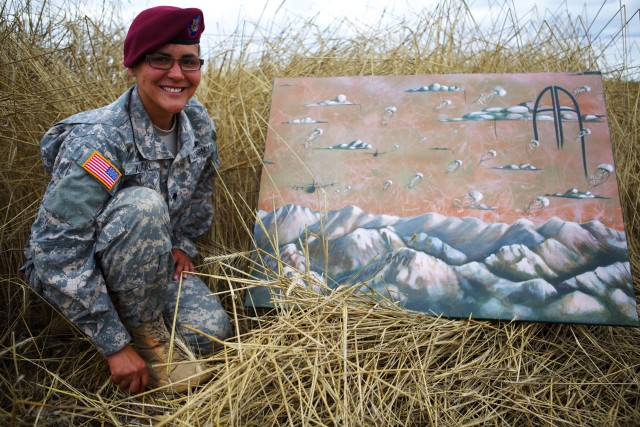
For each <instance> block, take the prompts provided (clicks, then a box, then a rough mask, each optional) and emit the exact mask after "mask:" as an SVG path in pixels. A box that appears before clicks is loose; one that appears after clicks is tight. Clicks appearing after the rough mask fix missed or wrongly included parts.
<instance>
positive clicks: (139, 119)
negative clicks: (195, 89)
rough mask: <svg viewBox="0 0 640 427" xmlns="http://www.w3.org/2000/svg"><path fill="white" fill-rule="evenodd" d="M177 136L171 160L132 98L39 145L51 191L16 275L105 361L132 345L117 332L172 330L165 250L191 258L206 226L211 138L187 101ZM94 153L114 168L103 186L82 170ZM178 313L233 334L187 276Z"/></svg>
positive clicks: (196, 106) (62, 128)
mask: <svg viewBox="0 0 640 427" xmlns="http://www.w3.org/2000/svg"><path fill="white" fill-rule="evenodd" d="M178 125H179V134H178V146H179V147H180V150H179V152H178V154H177V155H176V156H175V158H174V156H173V155H172V154H171V153H170V152H169V150H168V149H167V148H166V146H165V145H164V144H163V143H162V142H161V140H160V138H159V137H158V136H157V135H156V134H155V132H154V131H153V127H152V124H151V121H150V119H149V116H148V114H147V112H146V110H145V108H144V106H143V104H142V102H141V100H140V97H139V95H138V92H137V89H136V86H134V87H132V88H131V89H130V90H128V91H127V92H125V93H124V94H123V95H122V96H121V97H120V98H119V99H118V100H116V101H115V102H114V103H112V104H110V105H108V106H106V107H103V108H100V109H97V110H92V111H87V112H83V113H80V114H77V115H75V116H72V117H70V118H68V119H66V120H64V121H62V122H60V123H58V124H56V125H55V126H54V127H52V128H51V129H50V130H49V131H48V132H47V134H46V135H45V136H44V138H43V139H42V142H41V155H42V162H43V165H44V168H45V171H46V172H47V173H48V174H50V175H51V181H50V183H49V185H48V187H47V190H46V192H45V195H44V198H43V200H42V204H41V206H40V209H39V211H38V215H37V217H36V220H35V222H34V224H33V226H32V229H31V235H30V238H29V241H28V242H27V245H26V248H25V256H26V259H27V263H26V264H25V266H24V268H23V269H24V271H25V273H26V277H27V279H28V280H29V283H30V284H31V286H33V287H34V289H35V290H36V291H38V292H41V293H42V294H43V295H44V296H45V297H46V298H47V299H48V300H49V301H50V302H52V303H53V304H54V305H55V306H57V307H58V308H59V309H60V310H61V311H62V313H63V314H64V315H65V316H66V317H67V318H68V319H69V320H70V321H72V322H73V323H74V324H75V325H76V326H77V327H78V328H79V329H80V330H81V331H82V332H83V333H85V334H86V335H87V337H88V338H89V339H90V340H91V341H92V342H93V343H94V344H95V345H96V346H97V347H98V349H99V350H100V351H101V352H102V353H103V354H105V355H109V354H112V353H114V352H116V351H118V350H120V349H121V348H122V347H123V346H124V345H126V344H127V343H128V342H129V341H130V339H131V337H130V335H129V333H128V332H127V329H126V326H125V325H127V326H132V327H133V326H137V325H138V324H140V323H142V322H146V321H148V320H150V319H152V318H154V316H158V315H159V313H161V312H163V313H164V314H165V315H166V316H165V321H168V322H171V321H172V320H173V312H174V310H173V309H174V308H175V297H176V296H177V287H178V284H177V283H176V282H174V281H173V280H171V277H170V276H171V274H172V270H173V265H172V264H173V262H172V256H171V253H170V250H171V248H172V247H175V248H179V249H182V250H184V251H185V252H186V253H188V254H189V255H190V256H191V257H192V258H193V257H195V256H196V255H197V251H196V245H195V243H194V240H195V239H196V238H197V237H199V236H201V235H202V234H203V233H205V232H206V231H207V230H208V228H209V226H210V224H211V221H212V218H213V206H212V203H211V195H212V193H213V180H214V177H215V173H216V169H217V167H218V156H217V148H216V141H215V127H214V125H213V122H212V121H211V119H210V118H209V116H208V114H207V112H206V110H205V108H204V107H203V106H202V104H200V103H199V102H197V101H196V100H194V99H191V100H190V101H189V102H188V103H187V105H186V106H185V108H184V109H183V111H182V112H181V113H180V114H179V115H178ZM96 153H97V155H99V156H101V158H102V159H104V162H102V164H105V165H107V166H111V169H112V170H111V171H110V172H109V177H107V178H106V179H98V178H97V175H96V174H95V170H94V169H92V170H90V169H89V168H88V167H87V166H86V164H88V163H90V162H91V160H92V159H94V158H95V157H96ZM109 179H111V181H109ZM178 313H179V314H178V319H177V323H178V325H180V324H189V325H190V326H192V327H194V328H196V329H200V330H202V331H203V332H205V333H207V334H210V335H214V336H217V337H218V338H220V339H224V338H227V337H228V336H229V335H230V333H231V326H230V324H229V319H228V317H227V315H226V313H225V312H224V310H223V309H222V307H221V305H220V303H219V301H218V300H217V299H216V298H215V296H211V295H210V291H209V290H208V288H207V287H206V285H205V284H204V283H203V282H202V281H201V280H199V279H197V278H196V277H195V276H193V275H192V276H189V278H188V279H183V283H182V288H181V292H180V301H179V310H178ZM168 316H170V317H168ZM179 329H180V328H179ZM183 330H184V329H183ZM184 331H186V330H184ZM185 338H186V339H187V341H188V342H190V343H191V344H192V345H194V346H196V347H198V348H200V349H202V350H204V351H207V349H208V348H210V347H211V343H210V342H208V340H206V339H203V338H202V337H201V336H194V335H193V333H191V332H188V331H186V332H185Z"/></svg>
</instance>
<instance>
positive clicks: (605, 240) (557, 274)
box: [248, 204, 638, 326]
mask: <svg viewBox="0 0 640 427" xmlns="http://www.w3.org/2000/svg"><path fill="white" fill-rule="evenodd" d="M274 236H277V239H278V240H277V243H275V242H274V239H275V237H274ZM254 237H255V241H256V245H257V247H258V248H260V249H262V251H264V253H266V254H275V253H277V254H278V255H277V256H273V257H272V256H269V255H267V256H263V257H262V261H261V262H262V264H263V265H264V267H266V270H265V271H269V270H271V271H278V267H277V261H276V259H279V260H280V261H282V263H283V265H284V266H285V268H284V273H285V274H287V275H288V276H289V277H295V276H301V273H306V274H304V277H305V278H306V279H305V282H306V285H309V286H313V283H309V282H313V281H314V280H319V281H322V282H323V283H325V284H326V285H327V286H328V287H329V288H336V287H338V286H341V285H347V286H359V287H360V288H361V290H362V292H370V291H372V290H373V291H375V292H377V293H378V294H380V295H384V296H386V297H388V298H391V299H393V300H394V301H397V303H398V304H400V305H402V306H403V307H405V308H406V309H409V310H415V311H422V312H428V313H432V314H434V315H443V316H445V317H454V318H468V317H473V318H476V319H506V320H512V319H515V320H530V321H544V322H563V323H597V324H610V325H634V326H637V325H638V314H637V308H636V300H635V294H634V289H633V282H632V278H631V270H630V262H629V255H628V249H627V240H626V236H625V234H624V232H622V231H618V230H616V229H612V228H608V227H606V226H604V225H603V224H602V223H601V222H599V221H590V222H586V223H582V224H578V223H575V222H571V221H565V220H562V219H559V218H557V217H553V218H551V219H549V220H547V221H546V222H544V223H542V224H540V225H535V224H534V223H533V222H532V221H530V220H528V219H524V218H523V219H519V220H516V221H515V222H514V223H512V224H504V223H485V222H483V221H481V220H479V219H477V218H473V217H454V216H444V215H441V214H437V213H425V214H421V215H419V216H415V217H410V218H404V217H399V216H393V215H372V214H368V213H367V212H365V211H363V210H362V209H360V208H359V207H357V206H347V207H344V208H341V209H337V210H332V211H328V212H319V211H315V210H312V209H309V208H307V207H304V206H300V205H294V204H287V205H285V206H283V207H280V208H278V209H276V210H274V211H271V212H267V211H260V212H259V221H258V223H257V225H256V227H255V231H254ZM309 278H315V279H313V280H309ZM248 300H251V301H252V304H254V305H256V306H268V305H269V304H270V302H269V301H270V300H269V295H268V293H267V292H266V291H264V289H261V288H258V289H254V290H252V291H251V292H250V294H249V296H248Z"/></svg>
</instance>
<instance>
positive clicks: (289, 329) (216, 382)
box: [0, 0, 640, 426]
mask: <svg viewBox="0 0 640 427" xmlns="http://www.w3.org/2000/svg"><path fill="white" fill-rule="evenodd" d="M40 3H41V2H38V4H35V3H29V2H27V3H24V2H23V3H20V4H19V3H18V2H13V1H8V2H5V3H4V4H3V8H2V19H0V36H2V40H3V48H2V50H1V51H0V115H2V122H0V200H1V201H2V202H1V203H0V215H1V217H2V222H1V223H0V224H1V225H0V245H1V246H0V251H1V258H0V284H1V286H2V290H1V291H0V300H1V301H2V305H3V309H2V312H1V313H0V320H1V321H0V382H1V383H2V386H0V424H2V425H56V426H57V425H65V426H66V425H128V426H134V425H151V424H153V425H180V426H187V425H194V426H200V425H217V424H220V425H243V426H245V425H246V426H251V425H261V426H262V425H285V424H288V425H345V426H350V425H353V426H360V425H416V426H417V425H443V426H458V425H460V426H463V425H464V426H472V425H483V426H484V425H519V426H520V425H523V426H527V425H531V426H540V425H553V426H556V425H594V426H602V425H638V424H640V330H639V329H633V328H611V327H598V326H575V325H574V326H571V325H552V324H534V323H508V322H507V323H505V322H478V321H473V320H451V319H443V318H436V317H431V316H427V315H425V314H416V313H408V312H405V311H403V310H401V309H399V308H397V307H396V306H394V305H393V304H390V303H385V302H384V301H383V302H376V301H373V300H370V299H367V298H365V297H363V296H358V295H354V294H353V293H352V290H351V289H349V288H342V289H341V290H339V291H334V292H329V291H328V290H327V292H326V293H325V295H323V296H320V295H318V294H316V293H313V292H311V291H309V290H306V289H304V288H300V287H295V286H289V283H288V282H287V280H286V279H285V278H280V279H279V280H278V281H277V282H276V283H260V284H261V285H266V286H269V287H270V288H272V289H273V290H282V291H283V292H282V294H281V297H280V298H281V300H280V301H279V303H278V309H277V310H274V311H273V312H270V313H264V314H262V315H259V316H258V315H256V314H255V313H251V312H249V311H248V310H247V309H245V308H243V306H242V300H243V296H244V291H245V289H246V288H247V287H249V286H255V285H257V284H258V283H255V282H254V281H252V280H251V279H250V278H249V277H248V276H247V274H246V271H247V268H248V267H249V266H250V262H249V256H248V251H249V250H250V248H251V230H252V228H253V213H254V210H255V206H256V203H257V196H258V189H259V177H260V170H261V155H262V150H263V148H264V137H265V133H266V121H267V117H268V114H269V104H270V94H271V82H272V79H273V78H274V77H296V76H329V75H383V74H426V73H433V74H438V73H493V72H536V71H583V70H595V69H600V70H603V72H604V78H605V91H606V96H607V108H608V112H609V122H610V126H611V133H612V139H613V146H614V152H615V158H616V172H617V177H618V180H619V187H620V192H621V194H620V196H621V200H622V204H623V206H624V215H625V221H626V226H627V233H628V241H629V249H630V253H631V259H632V270H633V277H634V283H635V288H636V292H637V293H638V292H639V291H640V287H639V284H640V280H639V278H638V272H640V268H639V267H640V266H639V265H638V263H639V262H640V258H639V256H638V255H639V250H640V247H639V246H638V245H639V240H638V235H639V232H640V217H639V214H638V212H639V211H640V197H639V194H638V188H640V185H639V184H640V183H639V182H638V180H639V176H640V174H639V172H640V159H639V158H638V156H639V155H638V153H640V150H639V148H640V147H639V144H640V141H639V139H638V138H639V135H640V129H639V126H640V113H639V112H640V108H639V102H640V86H639V83H638V82H637V81H632V80H631V79H629V76H630V75H631V76H636V77H637V76H638V70H637V69H636V68H633V67H631V68H630V67H629V66H628V62H625V61H626V60H627V59H628V58H625V57H621V58H614V59H613V60H610V59H609V60H607V59H606V58H605V57H604V56H603V52H607V50H606V49H610V48H611V47H610V46H611V45H609V46H608V45H607V43H608V40H606V39H598V38H596V39H595V40H590V39H589V37H587V36H586V34H587V31H586V24H585V23H584V22H583V20H582V18H581V17H580V16H570V15H569V14H568V13H566V12H558V14H557V15H554V16H551V17H550V18H549V19H547V20H545V21H542V20H541V21H535V20H526V21H520V20H518V18H517V17H516V15H515V13H514V10H515V9H513V7H512V6H510V3H507V4H506V5H505V7H504V9H502V11H501V14H500V16H498V17H496V21H495V24H494V25H493V26H492V27H491V28H489V29H485V28H484V27H481V26H480V25H479V23H476V22H475V21H474V20H473V19H472V17H471V16H470V15H469V13H468V11H467V10H466V8H465V7H464V3H459V2H456V1H453V0H451V1H443V2H442V3H441V5H440V6H439V7H438V8H436V9H434V10H431V11H424V12H423V13H422V14H421V15H419V16H416V17H415V18H413V19H412V20H411V21H407V22H403V23H402V24H398V26H397V27H393V28H379V27H375V26H371V27H367V28H362V29H361V30H360V31H359V32H358V33H357V34H356V35H354V36H352V37H349V38H348V39H346V38H341V34H342V31H341V30H340V29H341V28H342V26H343V25H347V24H348V22H346V21H345V22H340V23H337V24H335V27H330V28H318V27H317V26H316V25H315V24H314V22H312V21H311V22H306V21H303V22H297V23H294V25H291V26H289V27H288V28H287V29H286V30H283V31H282V32H277V31H273V30H271V31H270V32H269V33H267V34H264V30H262V29H261V28H260V27H259V26H258V27H256V28H255V33H253V34H254V35H255V37H257V36H259V37H260V39H257V38H252V36H251V34H252V33H248V34H243V33H241V32H240V31H238V32H237V33H235V34H233V35H232V36H230V37H229V39H228V40H225V41H224V42H221V44H220V46H217V47H215V48H214V49H213V53H214V54H215V55H216V56H215V57H212V59H211V61H210V65H209V68H208V70H207V72H206V75H205V77H204V81H203V84H202V86H201V89H200V90H199V95H198V97H199V99H200V100H201V101H203V102H204V103H205V104H206V105H207V106H208V107H209V109H210V112H211V114H212V115H213V118H214V120H215V121H216V123H217V124H218V127H219V129H218V131H219V132H218V134H219V139H220V140H219V148H220V156H221V159H222V164H223V166H222V169H221V171H220V180H219V181H218V184H219V185H218V192H217V195H216V205H217V216H216V218H215V222H214V224H213V227H212V230H211V232H210V234H209V235H208V236H207V238H206V239H205V241H203V242H202V253H203V254H204V256H205V258H203V259H202V260H201V268H200V270H201V271H202V272H204V274H205V276H206V279H207V280H208V281H209V283H210V284H211V287H212V289H213V290H214V291H215V292H217V293H218V294H219V295H220V297H221V299H222V300H223V302H224V304H225V307H227V309H228V311H229V313H230V315H231V316H232V318H233V322H234V324H235V325H236V329H237V331H238V334H237V336H236V337H234V338H233V339H231V340H230V341H229V342H227V343H225V347H224V349H223V350H221V351H219V352H217V353H216V354H215V355H214V356H213V357H212V358H211V359H210V363H209V366H210V369H211V370H212V372H214V376H213V378H212V379H211V381H210V382H209V383H208V384H207V385H205V386H204V387H202V388H201V389H199V390H198V391H197V392H194V393H193V394H191V395H189V396H184V397H165V396H163V395H162V394H159V393H148V394H146V395H144V396H140V397H130V396H127V395H126V394H124V393H122V392H120V391H118V390H117V389H116V388H114V387H113V386H112V385H111V383H110V380H109V375H108V370H107V367H106V364H105V362H104V360H103V359H102V357H101V356H100V355H99V354H98V353H97V351H96V350H95V349H94V348H92V347H91V345H90V344H89V343H88V342H87V341H86V340H85V339H84V338H83V337H82V336H80V335H79V334H77V333H76V332H74V331H73V329H71V328H70V327H68V325H66V324H65V323H64V322H63V321H61V320H60V317H59V316H58V315H57V314H56V313H55V312H54V311H53V310H52V309H51V308H50V307H48V306H47V305H46V304H45V303H43V302H42V301H41V300H40V299H39V298H38V297H37V296H36V295H35V294H33V293H32V292H31V291H29V290H28V288H27V287H26V285H25V283H24V280H23V279H22V277H21V276H20V275H19V273H18V272H17V269H18V268H19V266H20V265H21V263H22V252H21V251H22V246H23V244H24V241H25V239H26V236H27V233H28V230H29V227H30V224H31V223H32V221H33V218H34V215H35V212H36V209H37V206H38V202H39V198H40V196H41V194H42V192H43V190H44V188H45V186H46V183H47V177H46V176H45V175H44V173H43V171H42V168H41V166H40V163H39V156H38V142H39V140H40V138H41V136H42V134H43V133H44V132H45V131H46V130H47V129H48V128H49V127H50V126H51V124H52V123H53V122H55V121H56V120H57V119H60V118H63V117H65V116H68V115H70V114H72V113H75V112H77V111H80V110H84V109H87V108H93V107H98V106H100V105H103V104H105V103H106V102H109V101H110V100H112V99H114V98H115V97H116V96H118V95H119V94H120V93H121V92H122V91H123V90H124V89H125V88H126V87H127V86H128V85H129V84H130V83H131V82H130V81H129V80H127V78H126V76H125V73H124V71H123V70H122V69H121V68H120V66H119V65H118V64H119V63H120V61H121V59H120V58H121V53H120V49H121V44H120V40H121V39H122V36H123V29H122V26H121V24H119V20H118V19H117V13H116V12H114V11H113V9H110V12H108V13H105V16H104V18H102V20H101V21H100V22H95V21H92V20H90V19H87V18H84V17H81V16H74V15H73V14H72V13H71V14H70V12H69V10H74V9H73V8H72V7H67V8H65V9H64V10H60V11H57V10H55V9H53V8H49V7H47V6H48V5H46V4H45V7H44V8H41V7H40V6H42V5H41V4H40ZM12 9H13V10H16V9H17V10H18V11H20V12H25V11H27V10H29V9H31V13H20V14H14V13H13V12H12ZM41 10H42V12H40V11H41ZM65 10H66V15H63V13H64V11H65ZM629 12H633V11H627V13H629ZM635 16H636V19H637V15H635ZM627 18H631V16H628V17H627ZM623 21H624V20H623ZM620 28H621V29H623V30H624V31H623V32H622V33H621V34H622V35H624V34H625V31H628V28H627V27H624V26H621V27H620ZM229 44H231V45H232V46H233V47H234V49H232V50H229V49H228V47H229ZM603 49H604V50H603ZM218 53H219V54H218ZM635 54H637V46H636V50H635ZM607 61H609V62H607ZM618 62H619V64H618ZM291 307H295V309H292V308H291Z"/></svg>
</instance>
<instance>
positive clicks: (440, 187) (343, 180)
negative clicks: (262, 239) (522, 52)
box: [258, 73, 623, 230]
mask: <svg viewBox="0 0 640 427" xmlns="http://www.w3.org/2000/svg"><path fill="white" fill-rule="evenodd" d="M432 83H439V84H441V85H447V86H456V87H459V88H462V89H463V90H461V91H444V92H443V91H441V92H406V91H407V90H408V89H413V88H418V87H423V86H429V85H431V84H432ZM551 85H556V86H560V87H562V88H564V89H566V90H567V91H569V92H572V91H573V90H574V89H575V88H577V87H581V86H585V85H586V86H588V87H589V88H590V91H589V92H586V93H584V94H581V95H578V96H577V100H578V104H579V107H580V110H581V113H582V115H585V114H593V115H600V116H603V117H602V119H601V120H600V121H599V122H584V123H583V127H586V128H589V130H590V132H591V133H590V134H589V135H587V136H586V137H585V145H586V147H587V148H586V159H587V165H588V170H589V174H591V173H592V172H593V171H594V170H595V169H596V167H597V166H598V165H599V164H602V163H607V164H611V165H613V164H614V163H613V155H612V151H611V143H610V134H609V127H608V122H607V119H606V111H605V102H604V94H603V89H602V81H601V77H600V75H597V74H596V75H593V74H584V75H583V74H569V73H566V74H565V73H535V74H468V75H462V74H457V75H420V76H373V77H324V78H291V79H276V80H275V81H274V88H273V98H272V105H271V114H270V119H269V130H268V134H267V141H266V147H265V155H264V160H265V167H264V169H263V174H262V180H261V189H260V200H259V206H258V207H259V209H263V210H272V209H273V208H277V207H280V206H282V205H284V204H286V203H294V204H300V205H304V206H307V207H309V208H312V209H315V210H332V209H338V208H341V207H344V206H348V205H355V206H358V207H360V208H361V209H363V210H365V211H367V212H369V213H372V214H391V215H398V216H403V217H413V216H417V215H420V214H423V213H429V212H435V213H439V214H442V215H447V216H466V217H468V216H471V217H477V218H478V219H480V220H482V221H485V222H502V223H512V222H514V221H515V220H517V219H519V218H523V217H526V215H525V213H524V212H523V211H524V209H525V207H526V206H527V204H528V203H529V202H530V201H531V200H533V199H535V198H536V197H538V196H544V195H546V194H553V193H564V192H565V191H567V190H569V189H571V188H576V189H578V190H580V191H586V190H588V184H587V179H586V178H585V176H584V172H583V168H582V153H581V144H580V142H579V140H577V139H576V136H577V135H578V133H579V132H580V129H579V126H578V122H577V121H564V122H563V130H564V132H565V141H564V147H563V149H562V150H558V148H557V147H556V140H555V133H554V125H553V122H550V121H542V122H538V123H539V126H538V129H539V132H540V137H539V141H540V145H539V147H538V148H537V149H536V150H535V151H534V152H533V153H528V152H527V147H528V146H529V143H530V141H531V139H533V127H532V121H531V120H498V121H493V120H490V121H469V120H465V121H456V122H450V121H449V122H447V121H440V119H453V118H461V117H463V116H464V115H465V114H468V113H471V112H475V111H481V110H482V109H484V108H491V107H502V108H509V107H513V106H517V105H519V104H521V103H523V102H527V101H531V102H533V101H535V100H536V98H537V97H538V94H539V93H540V92H541V91H542V90H543V89H545V88H546V87H548V86H551ZM495 86H500V87H502V88H503V89H504V90H505V91H506V94H505V93H503V95H504V96H500V95H498V94H497V93H495V92H492V88H494V87H495ZM482 94H485V95H487V96H485V98H486V102H484V103H482V104H479V103H478V102H476V100H477V99H478V97H480V96H482ZM338 95H345V96H346V98H347V101H350V102H352V103H353V105H337V106H308V105H309V104H315V103H319V102H321V101H324V100H330V99H335V98H336V97H337V96H338ZM488 95H491V96H488ZM560 101H561V104H562V105H563V106H570V102H569V99H568V97H563V96H561V97H560ZM542 104H543V105H544V106H546V107H548V106H550V105H551V98H550V97H549V95H546V96H545V97H544V98H543V99H542ZM390 106H393V107H395V108H396V112H395V114H394V115H393V117H391V119H390V121H389V123H388V125H386V126H383V124H382V122H381V120H382V117H383V114H384V111H385V108H387V107H390ZM439 106H440V107H441V108H439ZM306 117H311V118H313V119H316V120H319V121H323V122H326V123H318V124H288V123H284V122H287V121H289V120H294V119H304V118H306ZM315 128H321V129H322V135H320V137H319V138H317V139H316V140H314V141H313V143H312V147H313V148H311V149H308V148H305V144H304V142H305V137H306V136H307V135H308V134H309V133H310V132H311V131H313V129H315ZM354 140H361V141H362V142H363V143H365V144H370V145H371V148H370V149H366V150H328V149H326V148H327V147H330V146H335V145H337V144H348V143H350V142H352V141H354ZM396 146H397V148H396ZM490 150H493V151H495V153H496V156H495V157H493V158H490V159H488V160H485V161H482V162H480V160H481V158H482V155H483V154H485V153H487V152H489V151H490ZM376 151H377V153H378V155H374V153H376ZM454 160H461V161H462V164H461V166H460V167H459V169H458V170H456V171H455V172H447V167H448V165H449V164H450V163H451V162H452V161H454ZM523 163H529V164H532V165H534V166H536V167H537V168H539V169H541V170H527V171H523V170H520V171H513V170H498V169H495V167H501V166H505V165H509V164H523ZM416 173H420V174H421V175H422V178H421V179H420V180H419V182H418V183H417V184H416V185H415V186H414V187H413V188H408V187H407V185H408V183H409V182H410V180H411V179H412V177H413V176H415V174H416ZM389 180H390V181H392V184H391V185H390V186H389V187H388V188H387V189H386V190H385V189H384V186H385V182H386V181H389ZM314 182H317V183H319V184H321V185H326V187H324V188H321V189H318V191H315V192H313V193H310V192H306V191H304V189H301V188H297V187H300V186H304V185H307V184H312V183H314ZM471 191H477V192H480V193H481V194H482V195H483V198H482V200H481V203H484V204H485V205H486V206H488V207H492V208H494V209H493V210H477V209H463V210H460V209H458V208H457V207H456V206H455V200H456V199H459V198H462V197H463V196H464V195H465V194H467V193H469V192H471ZM591 191H592V192H593V193H594V194H595V195H597V196H601V197H602V198H595V199H588V200H575V199H568V198H559V197H547V198H548V200H549V206H547V207H546V208H545V209H544V211H543V212H542V213H541V214H539V215H538V216H535V217H529V218H530V219H531V220H532V221H534V222H536V223H541V222H543V221H545V220H547V219H548V218H550V217H552V216H557V217H560V218H562V219H565V220H570V221H574V222H577V223H583V222H587V221H591V220H599V221H601V222H602V223H603V224H604V225H606V226H608V227H613V228H616V229H620V230H621V229H623V222H622V214H621V206H620V201H619V196H618V187H617V185H616V179H615V171H614V172H613V173H612V174H611V177H610V178H609V179H608V180H607V181H606V182H605V183H604V184H602V185H600V186H598V187H596V188H595V189H592V190H591Z"/></svg>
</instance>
